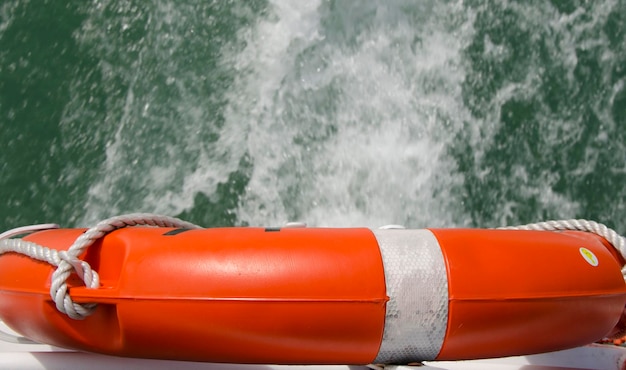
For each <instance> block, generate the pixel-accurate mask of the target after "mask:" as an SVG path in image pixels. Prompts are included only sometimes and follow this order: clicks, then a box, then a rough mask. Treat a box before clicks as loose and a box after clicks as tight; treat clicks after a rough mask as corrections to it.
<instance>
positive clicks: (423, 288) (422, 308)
mask: <svg viewBox="0 0 626 370" xmlns="http://www.w3.org/2000/svg"><path fill="white" fill-rule="evenodd" d="M374 235H375V236H376V239H377V241H378V244H379V247H380V250H381V254H382V258H383V266H384V269H385V284H386V287H387V295H388V296H389V302H387V310H386V317H385V329H384V334H383V341H382V344H381V347H380V350H379V352H378V355H377V357H376V359H375V360H374V363H376V364H406V363H409V362H414V361H426V360H433V359H435V357H437V354H438V353H439V351H440V350H441V346H442V344H443V340H444V337H445V333H446V326H447V322H448V278H447V273H446V265H445V263H444V259H443V254H442V252H441V248H440V246H439V243H438V242H437V239H436V238H435V236H434V235H433V233H431V232H430V231H429V230H375V231H374Z"/></svg>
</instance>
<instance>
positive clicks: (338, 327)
mask: <svg viewBox="0 0 626 370" xmlns="http://www.w3.org/2000/svg"><path fill="white" fill-rule="evenodd" d="M82 231H83V230H50V231H44V232H39V233H36V234H33V235H31V236H29V237H28V238H27V239H28V240H32V241H35V242H38V243H40V244H43V245H46V246H48V247H51V248H55V249H66V248H67V247H68V246H69V245H70V244H71V243H72V242H73V241H74V240H75V239H76V237H77V236H78V235H80V233H81V232H82ZM83 258H84V259H85V260H86V261H88V262H89V263H90V264H91V265H92V267H93V268H94V270H96V271H98V272H99V274H100V277H101V285H102V287H101V288H100V289H95V290H94V289H86V288H84V287H82V284H80V282H79V281H76V280H74V281H73V283H72V285H73V286H74V287H73V288H71V289H70V295H71V296H72V297H73V299H74V300H75V301H76V302H96V303H98V304H99V305H98V307H97V309H96V310H95V313H94V314H93V315H92V316H89V317H87V318H86V319H84V320H73V319H70V318H68V317H67V316H65V315H64V314H62V313H60V312H58V311H57V310H56V308H55V306H54V303H53V302H51V299H50V297H49V286H50V274H51V272H52V271H53V269H52V267H50V266H49V265H47V264H45V263H40V262H35V261H32V260H30V259H29V258H27V257H23V256H18V255H14V254H6V255H3V256H0V271H2V273H1V274H0V316H1V317H2V318H3V320H4V321H5V322H6V323H7V324H8V325H9V326H11V327H12V328H14V329H15V330H16V331H18V332H20V333H22V334H24V335H26V336H28V337H30V338H32V339H35V340H37V341H41V342H44V343H49V344H54V345H58V346H61V347H71V348H79V349H84V350H87V351H93V352H101V353H108V354H114V355H121V356H132V357H148V358H167V359H184V360H197V361H212V362H235V363H281V364H289V363H307V364H324V363H330V364H336V363H359V364H363V363H368V362H371V361H372V360H373V359H374V358H375V356H376V354H377V352H378V348H379V346H380V342H381V339H382V332H383V327H384V316H385V302H386V300H387V298H386V296H385V282H384V274H383V267H382V262H381V256H380V251H379V249H378V245H377V243H376V239H375V237H374V235H373V234H372V232H371V231H370V230H368V229H350V230H344V229H342V230H338V229H288V228H285V229H280V230H278V229H262V228H237V229H235V228H230V229H202V230H172V229H162V228H127V229H121V230H117V231H114V232H112V233H111V234H109V235H107V236H105V237H104V239H103V240H102V241H101V242H98V243H97V244H95V245H94V246H92V247H90V248H89V249H88V251H87V252H86V255H85V256H83Z"/></svg>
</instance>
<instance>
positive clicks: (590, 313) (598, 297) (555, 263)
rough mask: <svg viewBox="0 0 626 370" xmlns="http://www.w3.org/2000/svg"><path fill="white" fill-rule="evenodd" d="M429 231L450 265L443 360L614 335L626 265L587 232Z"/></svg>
mask: <svg viewBox="0 0 626 370" xmlns="http://www.w3.org/2000/svg"><path fill="white" fill-rule="evenodd" d="M432 232H433V233H434V234H435V236H436V238H437V240H438V241H439V244H440V246H441V249H442V251H443V254H444V259H445V260H446V263H447V270H448V288H449V313H448V327H447V332H446V338H445V341H444V344H443V348H442V350H441V352H440V353H439V356H438V357H437V359H439V360H452V359H454V360H458V359H469V358H481V357H503V356H508V355H520V354H529V353H538V352H548V351H553V350H558V349H564V348H571V347H575V346H580V345H584V344H588V343H592V342H594V341H597V340H599V339H601V338H603V337H604V336H606V335H608V334H609V333H610V332H611V330H612V329H613V328H614V327H615V325H616V324H617V322H618V320H619V318H620V316H621V313H622V311H623V309H624V305H625V304H626V289H625V284H624V279H623V277H622V274H621V272H620V268H621V265H620V263H621V261H619V262H618V259H617V258H616V257H615V255H614V253H613V252H612V251H611V250H610V249H609V248H610V247H608V245H606V244H605V243H606V242H605V241H604V240H603V239H602V238H600V237H598V236H595V235H592V234H590V233H585V232H577V231H566V232H545V231H508V230H490V231H488V232H485V231H484V230H439V229H438V230H432ZM512 233H513V234H512Z"/></svg>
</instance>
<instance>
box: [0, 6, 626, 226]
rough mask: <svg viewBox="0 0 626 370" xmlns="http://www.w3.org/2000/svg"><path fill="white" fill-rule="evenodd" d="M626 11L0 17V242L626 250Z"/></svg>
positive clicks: (59, 11) (87, 10)
mask: <svg viewBox="0 0 626 370" xmlns="http://www.w3.org/2000/svg"><path fill="white" fill-rule="evenodd" d="M625 83H626V1H624V0H598V1H575V0H571V1H565V0H563V1H557V0H552V1H543V0H542V1H513V0H508V1H498V0H466V1H435V0H423V1H408V0H407V1H401V0H398V1H382V0H381V1H367V2H364V1H339V0H338V1H285V0H273V1H207V0H186V1H178V0H176V1H174V0H170V1H168V0H163V1H157V0H153V1H147V0H141V1H139V0H137V1H121V0H95V1H82V0H81V1H78V0H77V1H56V0H50V1H44V0H2V1H1V2H0V229H1V230H4V229H8V228H11V227H16V226H21V225H26V224H32V223H42V222H57V223H60V224H62V225H64V226H88V225H91V224H93V223H94V222H96V221H97V220H100V219H102V218H106V217H109V216H113V215H118V214H122V213H128V212H154V213H161V214H167V215H171V216H178V217H182V218H185V219H187V220H189V221H192V222H196V223H199V224H201V225H204V226H225V225H280V224H282V223H284V222H286V221H304V222H307V223H308V224H309V225H313V226H369V227H377V226H381V225H385V224H391V223H393V224H404V225H406V226H407V227H412V228H419V227H428V226H436V227H452V226H472V227H493V226H502V225H513V224H520V223H527V222H536V221H542V220H546V219H563V218H586V219H592V220H596V221H599V222H602V223H605V224H607V225H608V226H610V227H613V228H615V229H616V230H617V231H618V232H620V233H621V234H624V233H626V187H625V184H626V86H625Z"/></svg>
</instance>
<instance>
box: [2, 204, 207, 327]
mask: <svg viewBox="0 0 626 370" xmlns="http://www.w3.org/2000/svg"><path fill="white" fill-rule="evenodd" d="M129 226H155V227H177V228H186V229H198V228H200V226H197V225H194V224H192V223H190V222H186V221H183V220H180V219H178V218H174V217H167V216H160V215H154V214H150V213H131V214H127V215H122V216H116V217H112V218H109V219H106V220H103V221H100V222H99V223H97V224H96V226H94V227H92V228H90V229H88V230H87V231H85V232H84V233H83V234H81V235H80V236H79V237H78V238H77V239H76V241H74V243H73V244H72V245H71V246H70V247H69V248H68V249H67V250H66V251H57V250H54V249H50V248H46V247H44V246H41V245H39V244H36V243H33V242H29V241H25V240H22V239H9V238H10V237H12V236H16V235H19V234H23V233H25V232H32V231H37V230H43V229H45V228H58V225H53V224H45V225H36V226H33V227H27V228H19V229H14V230H11V231H8V232H6V233H3V234H0V254H3V253H7V252H15V253H20V254H24V255H26V256H29V257H31V258H33V259H36V260H39V261H44V262H47V263H49V264H51V265H53V266H56V267H57V269H56V270H55V271H54V272H53V273H52V278H51V284H50V297H52V300H53V301H54V303H55V305H56V308H57V309H58V310H59V311H61V312H63V313H65V314H66V315H68V316H69V317H71V318H72V319H76V320H81V319H84V318H85V317H87V316H89V315H91V313H93V310H94V309H95V308H96V304H94V303H87V304H78V303H75V302H74V301H73V300H72V298H71V297H70V294H69V289H68V286H67V280H68V279H69V277H70V276H71V275H72V274H73V273H75V274H76V275H77V276H78V277H79V278H80V279H81V280H82V281H83V283H84V284H85V286H86V287H87V288H89V289H96V288H98V287H99V286H100V276H99V275H98V273H97V272H96V271H94V270H93V269H92V268H91V266H90V265H89V263H87V262H86V261H83V260H81V259H79V258H78V256H80V255H82V254H83V253H84V252H85V251H86V250H87V248H89V246H91V245H92V244H93V243H95V242H96V241H97V240H98V239H100V238H102V237H103V236H105V235H106V234H108V233H110V232H112V231H114V230H117V229H121V228H124V227H129Z"/></svg>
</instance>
